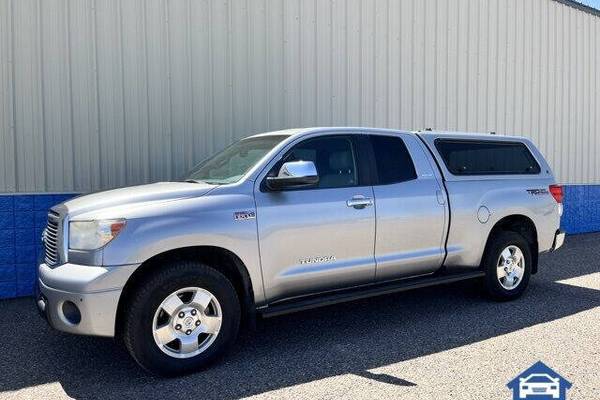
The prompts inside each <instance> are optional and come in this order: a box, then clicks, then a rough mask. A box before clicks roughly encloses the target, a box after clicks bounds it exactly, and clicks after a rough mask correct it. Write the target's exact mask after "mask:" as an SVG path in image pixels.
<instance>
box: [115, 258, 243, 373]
mask: <svg viewBox="0 0 600 400" xmlns="http://www.w3.org/2000/svg"><path fill="white" fill-rule="evenodd" d="M191 264H195V265H190V263H186V264H185V265H183V266H181V265H178V266H177V267H176V268H166V269H165V270H164V271H160V272H159V273H158V274H156V276H155V277H153V279H150V280H149V281H147V282H146V283H145V286H144V289H145V290H143V291H141V292H140V295H139V296H138V297H136V298H135V299H134V301H133V302H134V303H135V304H133V305H132V307H131V308H130V309H131V310H132V315H130V316H129V318H131V319H130V322H129V324H128V326H129V329H128V331H129V332H127V331H126V333H125V334H126V335H129V336H130V337H129V338H128V339H129V340H128V342H129V346H128V348H129V350H130V353H132V355H133V356H134V358H135V359H136V361H137V362H138V363H139V364H141V365H142V367H144V368H145V369H147V370H149V371H151V372H153V373H157V374H160V375H165V376H174V375H181V374H185V373H188V372H193V371H195V370H198V369H201V368H203V367H205V366H207V365H209V364H210V363H211V362H213V361H215V360H216V359H217V358H218V357H219V356H221V355H222V354H223V353H224V352H225V350H227V349H228V348H229V347H230V346H231V344H232V343H233V342H234V341H235V338H236V337H237V333H238V330H239V323H240V305H239V300H238V298H237V294H236V292H235V289H234V288H233V286H232V285H231V283H230V282H229V281H228V280H227V278H225V276H223V275H222V274H221V273H219V272H218V271H216V270H214V269H212V268H210V267H208V266H205V265H202V264H198V263H191ZM186 287H199V288H203V289H206V290H208V291H209V292H211V293H212V294H213V295H214V296H215V297H216V298H217V300H218V301H219V304H220V306H221V311H222V315H223V317H222V325H221V329H220V330H219V334H218V335H217V338H216V340H215V341H214V342H213V343H212V344H211V345H210V346H209V347H208V348H207V349H206V350H205V351H203V352H202V353H200V354H198V355H196V356H194V357H190V358H174V357H171V356H169V355H168V354H165V353H164V352H163V351H162V350H161V349H160V348H159V347H158V345H157V344H156V342H155V341H154V336H153V323H154V314H155V312H156V310H157V309H158V307H159V306H160V304H161V303H162V302H163V300H165V299H166V298H167V297H168V296H169V295H170V294H172V293H174V292H176V291H177V290H180V289H183V288H186Z"/></svg>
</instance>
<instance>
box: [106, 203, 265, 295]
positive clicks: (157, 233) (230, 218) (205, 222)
mask: <svg viewBox="0 0 600 400" xmlns="http://www.w3.org/2000/svg"><path fill="white" fill-rule="evenodd" d="M236 212H250V213H249V215H256V211H255V208H254V199H253V198H252V196H248V195H231V194H229V195H224V196H206V197H202V198H196V199H187V200H181V201H177V202H174V203H170V204H164V205H162V206H161V210H160V212H159V213H155V214H154V215H149V216H136V217H133V218H128V219H127V226H126V228H125V229H124V230H123V232H122V233H121V234H120V235H119V237H117V238H116V239H115V240H114V241H113V242H112V243H110V244H109V245H108V246H107V247H106V248H105V249H104V251H103V254H102V264H103V265H127V264H141V263H143V262H145V261H146V260H148V259H150V258H152V257H154V256H156V255H159V254H161V253H165V252H167V251H170V250H175V249H179V248H184V247H193V246H215V247H220V248H223V249H225V250H228V251H230V252H232V253H233V254H235V255H236V256H237V257H239V259H240V260H241V261H242V262H243V263H244V265H245V266H246V268H247V270H248V275H249V276H250V279H251V281H252V285H253V289H254V295H255V301H256V302H257V303H260V302H262V301H263V300H264V290H263V285H262V273H261V269H260V258H259V254H258V238H257V229H256V219H255V218H241V219H239V218H238V219H236V218H235V213H236Z"/></svg>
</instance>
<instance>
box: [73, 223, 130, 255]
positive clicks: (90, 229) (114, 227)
mask: <svg viewBox="0 0 600 400" xmlns="http://www.w3.org/2000/svg"><path fill="white" fill-rule="evenodd" d="M124 227H125V220H124V219H111V220H102V221H71V222H70V223H69V248H70V249H72V250H96V249H99V248H100V247H103V246H105V245H106V244H108V243H109V242H110V241H111V240H113V239H114V238H116V237H117V235H118V234H119V232H121V231H122V230H123V228H124Z"/></svg>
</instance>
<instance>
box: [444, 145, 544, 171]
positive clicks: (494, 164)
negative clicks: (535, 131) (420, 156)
mask: <svg viewBox="0 0 600 400" xmlns="http://www.w3.org/2000/svg"><path fill="white" fill-rule="evenodd" d="M435 147H436V148H437V150H438V151H439V153H440V155H441V156H442V159H443V160H444V163H445V164H446V167H447V168H448V170H449V171H450V172H451V173H452V174H454V175H509V174H510V175H531V174H539V173H540V165H539V164H538V163H537V161H536V160H535V158H534V157H533V155H532V154H531V152H530V151H529V149H528V148H527V146H525V145H524V144H523V143H519V142H501V141H487V140H485V141H483V140H455V139H437V140H436V141H435Z"/></svg>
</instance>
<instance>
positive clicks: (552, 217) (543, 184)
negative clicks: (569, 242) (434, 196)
mask: <svg viewBox="0 0 600 400" xmlns="http://www.w3.org/2000/svg"><path fill="white" fill-rule="evenodd" d="M552 183H553V180H552V179H549V178H546V179H531V180H529V179H498V180H460V181H447V182H446V188H447V190H448V194H449V198H450V209H451V222H450V230H449V233H448V244H447V251H448V256H447V258H446V266H449V267H451V266H473V267H475V266H479V263H480V262H481V257H482V255H483V250H484V248H485V245H486V242H487V239H488V237H489V234H490V232H491V230H492V228H493V227H494V226H495V225H496V224H497V223H498V222H499V221H500V220H501V219H502V218H504V217H507V216H511V215H523V216H526V217H528V218H529V219H531V220H532V221H533V223H534V225H535V227H536V230H537V235H538V246H539V251H547V250H549V249H550V247H551V246H552V242H553V240H554V233H555V232H556V230H557V229H558V226H559V224H560V217H559V216H558V204H557V203H556V201H554V198H553V197H552V195H551V194H549V193H545V194H538V195H533V194H530V193H529V192H528V191H527V189H543V188H546V189H547V188H548V186H549V185H550V184H552ZM481 207H486V208H487V209H488V210H489V220H488V221H487V222H485V223H482V222H481V221H480V220H479V218H478V211H479V209H480V208H481Z"/></svg>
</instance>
